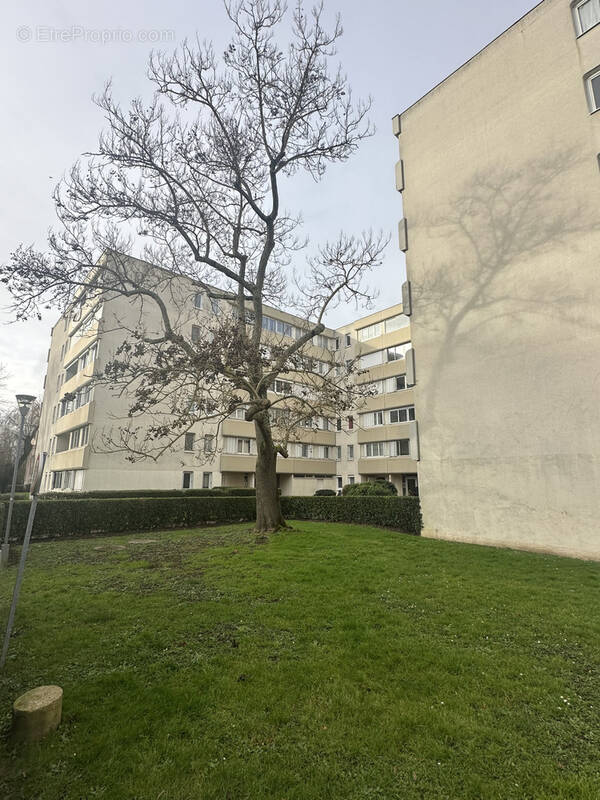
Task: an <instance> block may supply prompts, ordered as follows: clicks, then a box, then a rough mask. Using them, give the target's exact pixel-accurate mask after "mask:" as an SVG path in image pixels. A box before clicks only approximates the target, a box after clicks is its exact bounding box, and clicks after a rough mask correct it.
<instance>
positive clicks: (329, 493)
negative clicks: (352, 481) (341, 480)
mask: <svg viewBox="0 0 600 800" xmlns="http://www.w3.org/2000/svg"><path fill="white" fill-rule="evenodd" d="M336 495H337V492H335V491H334V490H333V489H317V491H316V492H315V497H335V496H336Z"/></svg>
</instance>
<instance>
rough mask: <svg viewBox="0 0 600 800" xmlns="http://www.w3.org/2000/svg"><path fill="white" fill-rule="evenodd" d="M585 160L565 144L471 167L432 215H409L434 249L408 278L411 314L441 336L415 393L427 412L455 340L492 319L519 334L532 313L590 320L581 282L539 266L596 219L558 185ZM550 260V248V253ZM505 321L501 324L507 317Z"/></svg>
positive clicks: (484, 328)
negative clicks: (526, 157) (503, 163)
mask: <svg viewBox="0 0 600 800" xmlns="http://www.w3.org/2000/svg"><path fill="white" fill-rule="evenodd" d="M582 168H583V169H585V168H586V165H585V163H584V162H583V160H582V159H581V157H579V156H578V155H576V154H575V153H573V152H568V153H565V152H560V153H556V154H554V155H553V156H552V157H551V158H545V159H543V160H542V159H537V160H532V161H529V162H527V163H524V164H523V165H521V166H520V167H519V168H515V169H508V168H500V167H498V166H496V167H494V168H492V169H490V170H487V171H485V172H478V173H476V174H474V175H473V176H472V177H471V179H470V180H469V181H467V182H466V183H465V184H463V186H462V187H461V188H460V190H459V191H458V192H457V193H456V195H455V196H454V197H453V198H452V199H451V201H450V202H448V203H447V204H446V205H445V206H444V207H443V208H442V210H441V211H440V212H439V214H437V215H436V216H435V217H430V218H428V219H425V218H422V219H420V220H419V219H415V218H412V219H411V227H413V226H414V227H415V228H416V233H418V236H419V238H420V239H421V240H423V239H424V238H425V244H421V245H420V247H421V249H424V248H426V247H427V244H426V243H427V242H431V244H432V245H433V246H432V248H431V249H432V250H433V252H438V253H439V252H440V241H439V240H440V239H442V240H443V249H442V253H443V255H442V256H439V255H438V256H437V257H436V256H427V255H426V256H424V257H423V258H422V259H421V263H420V264H417V265H416V269H415V274H416V280H415V279H413V276H412V275H411V279H413V302H414V319H415V324H416V325H419V326H421V327H422V328H423V329H425V330H427V331H428V332H429V333H428V339H430V338H431V337H433V338H435V340H436V341H437V342H438V343H439V348H438V349H437V353H436V355H435V359H434V362H433V363H432V364H430V368H429V375H428V377H427V383H426V385H425V386H424V387H423V389H424V390H423V392H422V393H421V402H422V403H423V405H424V407H425V409H424V410H425V411H426V413H427V416H428V418H429V419H432V415H435V412H436V407H437V403H438V400H439V393H440V386H441V384H442V382H443V377H444V373H445V371H446V370H448V369H449V368H451V365H452V362H453V360H455V359H456V358H457V355H456V354H457V352H459V351H460V348H461V345H462V344H463V343H464V342H465V341H467V340H469V341H471V342H472V340H473V337H478V338H479V340H480V341H481V343H482V344H481V346H482V347H484V346H485V337H486V336H487V335H489V332H490V330H491V329H492V328H493V329H494V330H495V331H497V330H498V328H497V327H496V323H497V322H498V321H500V320H502V321H503V322H504V326H503V328H502V330H505V331H509V330H512V328H511V326H513V325H514V326H515V331H516V332H520V336H521V338H522V340H524V341H527V336H528V331H530V330H531V326H532V325H534V324H535V322H536V320H535V317H540V316H544V317H548V318H549V320H550V318H553V319H554V320H559V319H560V320H562V321H563V322H568V323H570V324H571V325H573V326H576V327H578V328H579V329H582V328H583V329H586V330H588V331H589V330H590V329H591V328H592V326H594V325H595V326H596V328H597V327H598V325H597V321H596V322H594V321H593V319H592V318H591V315H590V314H589V313H587V314H586V310H585V309H586V296H585V295H586V289H585V287H580V288H579V289H578V287H577V285H576V283H575V282H574V281H572V280H571V279H570V278H571V277H572V276H570V275H569V274H568V273H567V272H566V270H562V272H560V271H557V270H554V271H552V272H549V270H548V269H544V268H540V269H536V271H535V272H534V271H533V270H534V269H535V268H536V266H537V267H539V265H540V264H541V263H543V262H542V260H541V259H543V256H544V255H545V254H550V253H551V252H554V251H556V250H560V251H561V252H563V253H565V254H567V253H569V252H571V253H572V252H574V251H575V250H576V249H577V248H578V247H579V239H580V236H581V234H582V233H585V232H589V231H591V230H593V229H594V228H595V227H596V228H597V214H596V215H595V216H596V219H594V214H593V212H592V210H591V209H590V204H589V203H587V204H585V205H584V204H583V202H581V201H577V202H573V199H572V196H571V197H569V196H567V195H566V194H565V193H564V192H563V191H562V189H563V185H562V184H563V182H564V180H565V178H566V176H567V175H569V177H572V175H573V174H574V173H576V172H577V171H578V170H581V169H582ZM553 263H556V255H555V254H554V255H553ZM507 323H508V324H507Z"/></svg>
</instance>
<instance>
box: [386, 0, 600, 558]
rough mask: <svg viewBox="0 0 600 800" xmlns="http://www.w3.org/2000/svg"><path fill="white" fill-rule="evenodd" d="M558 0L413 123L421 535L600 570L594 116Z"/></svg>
mask: <svg viewBox="0 0 600 800" xmlns="http://www.w3.org/2000/svg"><path fill="white" fill-rule="evenodd" d="M597 66H600V27H597V28H595V29H593V30H591V31H589V32H588V33H586V34H585V35H584V36H582V37H580V38H579V39H577V37H576V34H575V31H574V27H573V22H572V16H571V8H570V3H569V2H568V0H546V1H545V2H544V3H542V4H541V5H540V6H538V7H537V8H536V9H534V10H533V11H532V12H531V13H530V14H528V15H527V16H526V17H525V18H524V19H523V20H522V21H520V22H519V23H518V24H516V25H515V26H514V27H513V28H511V29H510V30H509V31H507V32H506V33H505V34H504V35H503V36H501V37H500V38H499V39H498V40H496V41H495V42H494V43H492V44H491V45H490V46H489V47H488V48H487V49H485V50H484V51H483V52H482V53H480V54H479V55H478V56H476V57H475V58H474V59H472V60H471V61H470V62H469V63H468V64H467V65H465V66H464V67H463V68H462V69H460V70H459V71H458V72H456V73H455V74H454V75H452V76H451V77H450V78H448V80H446V81H445V82H444V83H442V84H441V85H440V86H438V87H437V88H436V89H434V90H433V91H432V92H430V93H429V94H428V95H427V96H426V97H425V98H423V99H422V100H421V101H420V102H419V103H417V104H416V105H415V106H413V107H412V108H410V109H409V110H407V111H406V112H405V113H403V114H402V117H401V129H402V132H401V134H400V135H399V137H398V140H399V145H400V154H401V157H402V159H403V161H404V175H405V182H406V186H405V190H404V194H403V203H404V214H405V216H406V218H407V220H408V244H409V249H408V252H407V269H408V276H409V278H410V280H411V282H412V290H413V305H414V314H413V317H412V318H411V328H412V338H413V343H414V347H415V355H416V369H417V386H416V389H415V400H416V408H417V416H418V420H419V426H420V434H421V462H420V464H419V478H420V489H421V497H422V504H423V515H424V523H425V526H426V533H427V534H428V535H431V536H439V537H443V538H447V539H456V540H461V541H474V542H479V543H484V544H496V545H505V546H511V547H518V548H526V549H532V550H543V551H550V552H555V553H561V554H566V555H573V556H580V557H587V558H600V524H599V518H600V499H599V498H600V492H599V487H600V415H599V413H598V398H599V397H600V281H599V269H598V267H599V263H598V260H599V254H600V172H599V169H598V153H599V152H600V113H596V114H590V112H589V108H588V103H587V98H586V94H585V90H584V82H583V76H584V75H585V74H586V73H587V72H588V71H590V70H592V69H593V68H594V67H597Z"/></svg>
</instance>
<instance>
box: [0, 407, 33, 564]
mask: <svg viewBox="0 0 600 800" xmlns="http://www.w3.org/2000/svg"><path fill="white" fill-rule="evenodd" d="M34 400H35V397H34V395H31V394H18V395H17V405H18V407H19V413H20V414H21V425H20V427H19V438H18V439H17V452H16V453H15V467H14V469H13V477H12V485H11V487H10V500H9V501H8V513H7V515H6V530H5V531H4V541H3V543H2V549H1V550H0V567H6V566H8V549H9V544H8V538H9V536H10V523H11V521H12V512H13V505H14V502H15V489H16V488H17V473H18V471H19V459H20V458H21V447H22V446H23V430H24V429H25V418H26V417H27V413H28V411H29V407H30V406H31V404H32V403H33V401H34Z"/></svg>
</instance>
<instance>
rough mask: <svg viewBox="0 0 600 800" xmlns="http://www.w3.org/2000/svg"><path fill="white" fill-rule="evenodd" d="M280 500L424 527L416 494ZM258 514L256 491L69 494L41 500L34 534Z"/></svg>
mask: <svg viewBox="0 0 600 800" xmlns="http://www.w3.org/2000/svg"><path fill="white" fill-rule="evenodd" d="M5 505H6V504H0V521H2V520H3V519H4V513H5ZM281 506H282V511H283V514H284V516H285V517H288V518H289V519H294V518H296V519H312V520H322V521H324V522H354V523H357V524H362V525H378V526H380V527H384V528H396V529H398V530H401V531H404V532H405V533H413V534H419V533H420V531H421V514H420V506H419V499H418V498H417V497H330V496H329V497H324V496H319V497H282V498H281ZM30 507H31V504H30V503H29V502H27V501H19V502H17V503H15V506H14V511H13V523H12V530H11V539H12V541H21V540H22V538H23V534H24V533H25V525H26V523H27V515H28V513H29V509H30ZM254 519H256V501H255V499H254V498H253V497H193V496H192V497H118V498H112V497H108V498H88V499H84V500H79V499H68V500H61V502H60V503H58V502H55V501H54V500H40V501H39V502H38V507H37V514H36V518H35V523H34V526H33V538H34V539H38V540H39V539H49V538H58V537H67V536H89V535H91V534H98V533H124V532H126V531H132V532H133V531H152V530H161V529H166V528H194V527H198V526H201V525H206V524H209V523H217V522H220V523H234V522H250V521H252V520H254Z"/></svg>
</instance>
